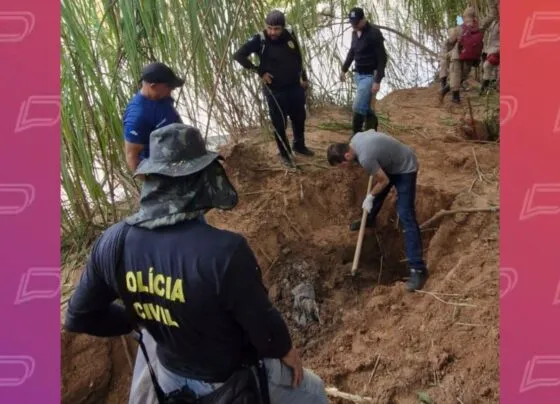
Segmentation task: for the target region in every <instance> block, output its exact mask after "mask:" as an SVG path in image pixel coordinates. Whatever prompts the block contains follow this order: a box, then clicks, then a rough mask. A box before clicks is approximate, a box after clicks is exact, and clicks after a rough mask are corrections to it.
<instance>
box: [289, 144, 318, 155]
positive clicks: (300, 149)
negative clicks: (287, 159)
mask: <svg viewBox="0 0 560 404" xmlns="http://www.w3.org/2000/svg"><path fill="white" fill-rule="evenodd" d="M292 149H293V151H295V152H296V153H298V154H302V155H304V156H309V157H311V156H314V155H315V153H313V151H312V150H309V149H308V148H307V147H306V146H297V147H296V146H295V145H294V146H292Z"/></svg>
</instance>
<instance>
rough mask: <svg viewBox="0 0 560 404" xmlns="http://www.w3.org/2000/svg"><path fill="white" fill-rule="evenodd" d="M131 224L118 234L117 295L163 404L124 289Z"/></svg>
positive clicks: (162, 397)
mask: <svg viewBox="0 0 560 404" xmlns="http://www.w3.org/2000/svg"><path fill="white" fill-rule="evenodd" d="M131 227H132V226H130V225H128V224H126V223H124V225H123V228H122V230H121V232H120V234H119V236H118V243H117V245H118V251H117V265H116V267H115V268H116V281H117V282H116V284H117V287H118V290H119V295H120V297H121V299H122V301H123V303H124V308H125V310H126V312H127V313H128V317H129V319H130V322H131V324H132V325H133V326H134V339H135V340H136V341H138V343H139V344H140V349H141V350H142V354H143V355H144V359H145V360H146V364H147V365H148V370H149V371H150V377H151V379H152V383H153V385H154V389H155V391H156V397H157V400H158V402H159V404H165V402H166V397H165V393H164V392H163V390H162V389H161V386H160V385H159V383H158V381H157V377H156V373H155V372H154V369H153V367H152V365H151V364H150V358H149V357H148V351H147V350H146V345H145V344H144V341H143V340H142V332H141V331H140V327H139V326H138V322H137V321H136V315H135V314H134V312H133V311H132V304H130V303H131V302H130V299H129V296H128V293H127V292H126V290H125V285H126V270H125V266H124V247H125V242H126V236H127V235H128V231H129V230H130V228H131Z"/></svg>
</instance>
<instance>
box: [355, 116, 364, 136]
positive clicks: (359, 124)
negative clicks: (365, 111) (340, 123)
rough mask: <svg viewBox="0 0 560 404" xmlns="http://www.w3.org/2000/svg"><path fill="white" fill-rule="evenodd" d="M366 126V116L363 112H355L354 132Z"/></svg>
mask: <svg viewBox="0 0 560 404" xmlns="http://www.w3.org/2000/svg"><path fill="white" fill-rule="evenodd" d="M363 126H364V116H363V115H362V114H356V113H354V116H353V117H352V134H353V135H355V134H356V133H358V132H361V131H362V128H363Z"/></svg>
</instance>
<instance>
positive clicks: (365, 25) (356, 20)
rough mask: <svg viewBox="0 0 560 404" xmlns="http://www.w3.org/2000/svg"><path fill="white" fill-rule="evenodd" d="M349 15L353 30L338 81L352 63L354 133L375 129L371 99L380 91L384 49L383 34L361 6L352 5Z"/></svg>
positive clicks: (384, 61) (385, 62) (383, 67)
mask: <svg viewBox="0 0 560 404" xmlns="http://www.w3.org/2000/svg"><path fill="white" fill-rule="evenodd" d="M348 18H349V20H350V23H351V24H352V28H353V30H354V31H353V32H352V44H351V45H350V50H349V51H348V54H347V55H346V60H345V61H344V64H343V65H342V73H341V75H340V80H342V81H344V80H345V79H346V73H347V72H348V69H349V68H350V65H351V64H352V62H354V80H355V82H356V98H355V99H354V105H353V107H352V109H353V111H354V116H353V117H352V131H353V133H354V134H356V133H358V132H361V131H362V130H369V129H375V130H377V125H378V119H377V115H376V114H375V111H374V110H373V109H372V107H371V101H372V97H374V96H375V94H376V93H377V92H378V91H379V88H380V86H381V80H383V77H385V65H386V64H387V52H386V50H385V45H384V41H385V39H384V38H383V34H382V33H381V31H380V30H379V28H377V27H375V26H374V25H372V24H370V23H369V22H368V21H367V20H366V18H365V15H364V10H363V9H361V8H359V7H354V8H353V9H352V10H350V13H349V15H348ZM364 121H365V127H364Z"/></svg>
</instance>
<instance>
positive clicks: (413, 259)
mask: <svg viewBox="0 0 560 404" xmlns="http://www.w3.org/2000/svg"><path fill="white" fill-rule="evenodd" d="M387 176H388V177H389V184H388V185H387V186H386V187H385V188H383V190H382V191H381V192H379V193H378V194H377V195H376V197H375V199H374V201H373V208H372V209H371V212H370V213H369V220H371V221H373V220H375V217H376V216H377V214H378V213H379V210H380V209H381V206H383V202H384V201H385V198H386V197H387V195H388V194H389V191H390V190H391V188H392V187H393V186H394V187H395V188H396V189H397V212H398V214H399V222H400V224H401V226H402V230H403V233H404V250H405V254H406V258H407V260H408V266H409V268H414V269H420V270H422V269H425V268H426V264H425V263H424V260H423V258H422V237H421V235H420V228H419V227H418V222H417V221H416V208H415V205H414V203H415V201H416V177H417V173H408V174H393V175H387Z"/></svg>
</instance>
